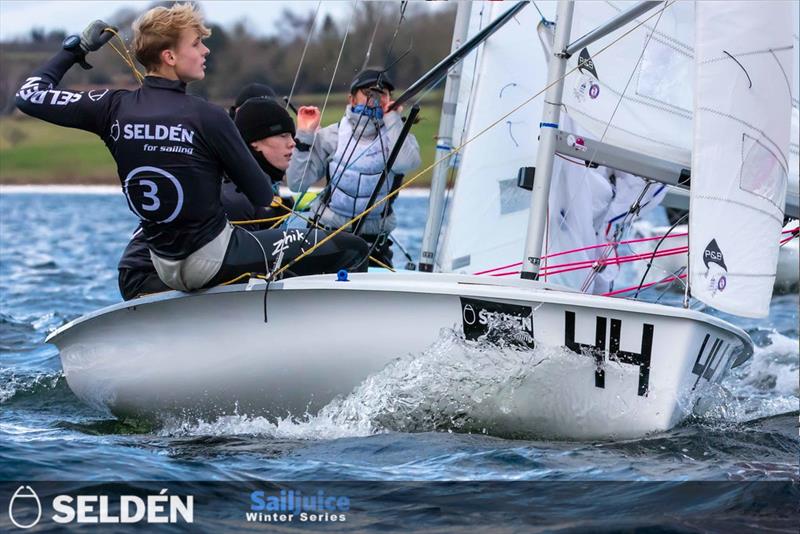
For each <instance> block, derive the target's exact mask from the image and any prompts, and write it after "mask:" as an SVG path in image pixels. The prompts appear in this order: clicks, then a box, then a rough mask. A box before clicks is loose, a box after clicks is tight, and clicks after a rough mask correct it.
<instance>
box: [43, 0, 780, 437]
mask: <svg viewBox="0 0 800 534" xmlns="http://www.w3.org/2000/svg"><path fill="white" fill-rule="evenodd" d="M497 4H499V3H491V7H490V8H489V9H492V10H495V9H499V8H497V7H495V6H496V5H497ZM767 5H768V6H769V8H770V9H767V8H765V3H763V2H759V3H753V4H748V3H737V4H733V5H731V4H718V3H709V4H698V5H697V6H696V11H697V12H696V16H695V26H696V34H695V38H696V42H697V48H696V55H695V68H696V80H697V81H696V85H697V89H698V91H699V95H698V96H697V97H696V99H695V103H694V106H695V109H694V112H695V115H696V116H700V117H702V120H700V121H696V123H695V130H694V139H695V147H696V148H695V152H694V160H693V166H692V189H691V191H692V195H693V196H692V203H693V205H692V210H693V212H695V213H699V212H704V213H706V215H707V216H705V217H697V216H693V218H692V221H691V229H690V232H692V233H691V234H690V242H691V243H692V246H693V247H694V248H693V249H692V251H693V252H692V255H691V257H690V260H691V264H690V265H691V266H692V267H691V272H690V279H689V283H690V286H691V287H692V294H693V295H695V296H697V298H698V299H700V300H701V301H702V302H706V303H708V304H710V305H712V306H715V307H717V308H718V309H721V310H726V311H732V312H735V313H740V314H742V315H747V316H761V317H763V316H765V315H766V312H767V307H768V304H769V299H770V295H771V289H772V278H771V276H774V272H775V264H776V261H777V247H775V246H770V243H772V242H775V243H777V236H778V234H779V233H780V224H779V223H778V219H781V218H782V200H783V197H782V195H784V194H785V172H784V173H783V174H781V172H780V171H781V170H784V171H785V170H786V164H785V160H786V157H785V153H786V150H787V148H788V145H789V128H788V124H787V123H786V121H785V120H783V119H784V118H785V117H788V110H789V106H790V100H789V96H788V92H787V89H786V87H784V86H782V85H780V84H776V83H773V82H774V80H776V79H779V78H778V77H777V74H778V73H780V72H781V71H782V70H783V71H785V72H789V73H791V69H792V62H791V57H792V51H791V45H792V41H791V30H792V28H791V24H790V21H791V12H788V13H785V12H784V11H787V9H790V7H789V6H788V4H781V3H775V4H772V3H769V4H767ZM574 7H575V6H574V4H573V3H571V2H562V3H560V4H559V6H558V12H557V16H556V28H555V30H556V31H555V37H554V42H553V47H552V49H553V50H554V51H556V54H555V55H553V57H552V58H551V60H550V62H549V67H548V68H549V70H548V75H547V84H546V85H547V87H548V89H547V94H546V95H545V97H544V99H541V98H540V101H541V102H543V103H542V104H540V109H541V110H542V115H541V120H540V122H541V125H540V128H539V135H540V137H541V140H540V141H539V142H538V157H537V159H536V176H535V182H534V184H533V192H532V194H531V209H530V210H529V212H528V216H529V219H530V220H529V223H528V225H527V238H526V244H525V253H524V255H523V262H524V264H523V267H522V276H521V277H520V278H512V277H490V276H479V275H470V274H448V273H439V272H437V273H424V272H423V273H363V274H351V275H350V276H349V278H348V279H347V280H346V281H344V280H339V279H338V278H337V277H336V276H333V275H318V276H307V277H298V278H290V279H284V280H277V281H273V282H272V283H270V284H269V285H267V284H266V283H264V282H263V281H260V280H251V281H250V282H249V283H248V284H246V285H245V284H242V285H235V286H228V287H218V288H214V289H211V290H207V291H198V292H195V293H191V294H187V293H179V292H168V293H163V294H158V295H152V296H148V297H144V298H140V299H136V300H133V301H129V302H125V303H120V304H117V305H114V306H110V307H107V308H104V309H102V310H99V311H97V312H94V313H90V314H88V315H86V316H83V317H81V318H78V319H76V320H74V321H72V322H70V323H68V324H66V325H64V326H62V327H60V328H59V329H57V330H56V331H55V332H53V333H52V334H51V335H50V336H49V337H48V339H47V341H48V342H50V343H53V344H55V345H56V346H58V348H59V351H60V356H61V361H62V365H63V369H64V374H65V376H66V379H67V382H68V384H69V386H70V388H71V389H72V391H74V392H75V394H76V395H77V396H78V397H80V398H81V399H83V400H85V401H87V402H89V403H92V404H94V405H97V406H100V407H103V408H106V409H109V410H110V411H111V412H113V413H114V414H116V415H119V416H129V415H133V416H139V417H148V418H161V417H165V416H168V415H170V414H175V413H178V414H186V415H189V416H196V417H207V416H214V415H220V414H230V413H240V414H242V413H247V414H259V415H262V416H265V417H271V418H278V417H285V416H286V415H287V414H289V415H292V416H294V417H298V418H299V417H303V416H304V415H305V414H314V413H316V412H317V411H318V410H320V409H321V408H322V407H323V406H325V405H326V404H328V403H329V402H330V401H331V400H332V399H334V398H335V397H336V396H338V395H346V394H348V393H350V392H351V391H353V390H354V389H355V388H356V387H357V386H358V385H359V384H361V383H362V382H363V381H364V380H365V379H367V378H368V377H369V376H370V375H373V374H374V373H377V372H379V371H380V370H381V369H382V368H384V367H385V366H386V365H387V364H389V363H390V362H392V361H393V360H394V359H396V358H397V357H399V356H404V355H407V354H409V353H411V354H415V353H419V352H421V351H423V350H424V349H425V348H426V347H428V346H430V345H431V344H432V343H435V342H436V340H437V339H439V337H440V335H441V332H442V330H443V329H444V330H448V329H449V330H455V331H457V332H460V333H461V334H463V336H464V338H465V339H466V340H469V341H470V342H471V341H475V342H478V343H480V342H486V341H487V340H489V341H491V340H492V339H499V340H500V342H501V344H503V345H504V346H506V347H507V348H508V350H521V351H529V352H530V353H531V354H533V355H534V358H533V359H532V360H531V372H530V373H528V374H527V375H526V377H525V379H524V380H523V381H522V382H521V383H518V384H516V385H515V387H514V389H513V391H510V392H509V395H510V399H509V403H508V404H509V405H511V406H512V408H510V409H509V410H508V411H507V413H506V412H504V413H499V414H496V417H497V418H498V426H499V427H502V428H504V429H510V430H511V431H512V433H514V434H526V435H537V436H542V437H551V438H562V439H609V438H629V437H637V436H642V435H644V434H647V433H650V432H655V431H660V430H665V429H668V428H670V427H672V426H674V425H675V424H677V423H678V422H680V421H681V420H682V419H683V418H684V417H685V416H686V415H687V414H688V413H690V412H691V408H692V406H691V404H692V402H693V400H696V399H697V398H699V397H701V396H702V395H703V394H704V392H706V391H708V389H709V387H710V385H711V384H713V383H716V382H719V381H720V380H722V378H723V377H724V376H725V375H726V373H727V372H728V370H729V369H730V368H731V367H735V366H737V365H740V364H742V363H743V362H744V361H746V360H747V358H749V357H750V355H751V354H752V351H753V346H752V342H751V340H750V338H749V337H748V335H747V334H746V333H745V332H744V331H742V330H741V329H739V328H737V327H735V326H733V325H731V324H729V323H727V322H725V321H723V320H721V319H719V318H717V317H714V316H712V315H709V314H706V313H701V312H698V311H694V310H691V309H688V308H677V307H669V306H664V305H660V304H652V303H646V302H640V301H635V300H628V299H621V298H610V297H603V296H597V295H590V294H585V293H582V292H580V291H577V290H574V289H570V288H567V287H564V286H559V285H556V284H554V283H552V282H544V281H543V280H541V279H540V276H539V274H540V267H541V260H540V258H541V257H542V255H543V254H542V253H543V250H544V247H543V241H544V236H545V232H544V227H545V218H546V210H545V206H546V203H547V200H548V193H549V181H550V177H551V174H552V162H553V159H554V154H555V153H556V140H557V139H556V137H557V133H558V132H557V130H556V128H557V126H558V124H559V120H560V113H561V105H560V102H561V100H562V99H561V96H562V92H563V88H564V81H565V80H566V81H568V82H569V80H570V77H569V76H567V77H566V78H565V77H564V73H565V72H566V69H567V67H568V65H574V64H575V62H576V61H577V60H578V54H577V52H579V51H580V50H581V49H583V48H584V47H586V46H588V44H589V43H590V42H592V41H593V40H594V39H599V38H601V37H603V36H605V35H607V34H608V33H609V32H612V34H613V32H614V31H616V30H617V29H618V28H620V27H622V26H624V25H625V24H637V25H638V26H640V27H644V28H650V30H649V32H650V33H653V31H655V30H654V26H655V22H656V18H654V16H653V15H652V14H646V13H647V11H648V10H650V9H655V12H658V10H661V11H662V12H666V11H667V10H668V9H670V7H671V6H670V5H669V4H663V3H659V2H645V3H642V4H636V5H634V6H633V7H632V8H631V9H628V10H623V11H622V13H620V14H619V15H618V16H617V17H615V19H614V20H613V21H611V22H609V23H607V24H604V25H603V26H602V27H601V28H599V29H598V30H597V32H595V33H594V34H591V35H587V36H585V37H584V38H581V39H579V42H578V43H574V42H573V43H570V29H571V21H572V15H573V9H574ZM581 8H582V5H579V6H578V9H581ZM772 8H774V9H772ZM754 9H755V10H756V11H757V12H758V14H759V15H758V16H757V17H756V16H752V15H751V13H752V12H753V10H754ZM528 11H530V10H528ZM517 20H518V22H519V24H520V25H523V26H525V25H527V27H529V28H531V35H532V36H534V31H535V30H534V28H535V23H536V21H535V19H534V18H533V17H532V16H531V15H530V14H529V13H527V14H526V12H521V13H520V12H518V13H517ZM622 31H624V28H623V30H622ZM502 35H503V32H502V31H501V32H498V33H497V35H496V37H497V38H498V40H499V39H501V38H502ZM612 36H613V35H612ZM722 36H726V37H724V38H723V37H722ZM744 36H746V37H747V39H745V38H744ZM751 38H752V39H751ZM493 42H494V41H493V40H492V39H490V40H489V41H488V42H487V43H486V44H485V46H484V50H483V51H484V52H485V51H486V49H488V48H489V47H491V46H492V45H493ZM576 47H577V49H575V48H576ZM517 50H518V51H519V50H520V49H517ZM521 50H526V49H525V48H523V49H521ZM723 50H725V51H727V52H729V53H730V54H731V55H733V56H734V57H735V58H737V59H738V61H733V60H729V59H725V58H726V57H727V56H726V54H725V53H723ZM759 51H769V52H767V53H762V52H759ZM739 62H741V63H743V64H744V65H745V66H746V69H747V70H748V74H749V76H750V77H751V78H752V79H753V80H754V81H756V83H754V84H753V87H752V88H750V87H748V83H747V77H746V76H745V75H744V74H743V73H742V72H741V71H742V69H741V68H740V66H739V65H738V63H739ZM756 63H757V64H758V65H756ZM709 69H711V70H709ZM712 79H724V80H725V83H724V86H725V88H726V91H725V92H724V95H720V94H719V90H718V89H719V88H720V87H721V86H722V85H721V82H718V83H713V82H712ZM535 90H538V88H534V91H535ZM531 94H533V92H531ZM709 98H710V99H711V100H710V101H709V100H708V99H709ZM742 110H746V112H745V113H744V115H739V113H740V112H741V111H742ZM553 126H556V128H554V127H553ZM687 135H688V132H687ZM743 140H744V141H745V142H746V143H747V144H746V148H747V150H745V151H744V152H742V150H743V148H742V143H743ZM698 143H699V144H700V147H699V148H701V149H702V150H699V149H698ZM533 145H534V146H535V145H536V143H534V144H533ZM528 150H530V147H529V148H528ZM742 154H745V155H748V156H747V158H744V159H743V158H742V157H741V155H742ZM750 154H752V157H751V156H750ZM720 160H725V161H726V164H725V166H724V171H723V166H722V164H721V162H720ZM639 175H641V176H647V174H646V173H640V174H639ZM743 180H744V182H743ZM782 180H784V181H782ZM704 182H705V183H707V184H708V185H705V186H703V185H700V184H703V183H704ZM740 183H746V184H748V189H746V190H742V189H741V188H740V187H739V186H738V184H740ZM696 186H697V187H696ZM781 186H783V189H781ZM739 195H742V196H745V197H746V200H742V198H743V197H741V196H739ZM748 195H749V196H748ZM751 197H752V198H751ZM703 203H708V204H707V205H706V204H703ZM742 204H745V205H746V206H742ZM740 208H744V209H745V213H738V214H733V212H731V211H728V210H731V209H734V210H735V209H740ZM739 217H742V219H741V220H747V221H750V222H749V223H748V224H752V225H753V228H752V229H751V230H747V231H741V229H739V230H736V229H734V230H733V231H727V230H726V229H725V228H720V224H719V223H720V222H724V220H725V219H728V220H730V219H731V218H739ZM698 219H700V221H699V223H700V224H701V226H702V227H701V228H700V229H695V226H696V225H697V224H698ZM743 234H747V237H750V236H752V235H754V234H755V235H757V236H758V239H755V240H753V241H752V246H751V245H748V246H747V247H742V246H741V244H742V243H743V242H744V241H743V239H742V235H743ZM773 238H774V239H773ZM758 247H761V248H758ZM742 248H746V250H744V251H743V250H742ZM754 254H757V255H760V256H759V258H758V259H757V261H756V260H754V259H753V255H754ZM695 288H697V292H695ZM309 332H313V335H310V334H309ZM542 349H547V350H542ZM537 351H540V352H537ZM537 354H538V355H539V356H537Z"/></svg>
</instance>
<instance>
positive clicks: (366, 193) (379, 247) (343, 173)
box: [286, 68, 420, 266]
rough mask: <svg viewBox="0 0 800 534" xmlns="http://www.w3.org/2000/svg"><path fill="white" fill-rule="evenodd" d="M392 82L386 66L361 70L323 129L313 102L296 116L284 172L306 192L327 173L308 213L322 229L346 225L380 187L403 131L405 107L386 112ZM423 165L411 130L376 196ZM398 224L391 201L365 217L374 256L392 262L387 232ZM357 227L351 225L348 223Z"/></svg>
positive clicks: (361, 231) (293, 186)
mask: <svg viewBox="0 0 800 534" xmlns="http://www.w3.org/2000/svg"><path fill="white" fill-rule="evenodd" d="M393 90H394V84H393V83H392V81H391V80H390V79H389V77H388V76H387V75H386V73H385V72H384V71H383V70H382V69H377V68H370V69H365V70H363V71H361V72H360V73H358V74H357V75H356V77H355V78H354V79H353V81H352V83H351V84H350V95H349V96H348V105H347V108H346V109H345V114H344V116H343V117H342V119H341V120H340V121H339V122H338V123H336V124H331V125H330V126H326V127H325V128H320V119H321V114H320V110H319V109H318V108H317V107H315V106H302V107H300V109H299V110H298V115H297V146H296V147H295V149H294V153H293V154H292V159H291V163H290V165H289V168H288V169H287V171H286V177H287V181H288V184H289V188H290V189H291V190H292V191H296V192H297V191H305V190H307V189H308V187H309V186H311V185H312V184H314V183H315V182H317V181H318V180H320V179H322V178H325V179H326V180H327V181H328V185H329V187H328V188H327V190H326V192H325V193H324V194H322V195H320V197H319V198H318V199H317V200H315V201H314V203H312V205H311V211H310V213H311V214H312V216H313V217H314V218H315V219H316V221H317V224H318V225H320V226H322V227H323V228H324V229H328V230H334V229H337V228H340V227H341V226H343V225H345V224H347V222H348V221H349V220H351V219H352V218H353V217H355V216H356V215H358V214H360V213H361V212H362V211H364V210H365V209H366V208H367V203H368V201H369V198H370V196H371V195H372V193H373V191H374V190H375V189H376V188H377V187H378V185H379V180H380V176H381V173H382V172H383V170H384V167H385V164H386V160H388V158H389V153H390V152H391V151H392V148H393V147H394V145H395V143H396V142H397V139H398V137H399V135H400V131H401V130H402V122H403V119H402V118H401V116H400V113H401V112H402V107H401V108H399V109H395V110H392V111H388V109H389V106H391V104H392V103H393V101H392V95H391V92H392V91H393ZM419 164H420V154H419V144H418V143H417V140H416V138H415V137H414V136H413V135H411V134H409V135H408V136H407V137H406V139H405V142H404V143H403V146H402V147H401V149H400V151H399V153H398V155H397V158H396V160H395V162H394V165H393V166H392V169H391V172H390V173H389V174H388V176H387V179H386V180H385V181H384V183H383V184H382V185H381V188H380V191H378V194H377V197H376V200H380V199H381V198H383V197H385V196H386V195H387V194H388V192H389V191H390V189H391V187H392V184H393V183H394V181H395V180H398V179H402V175H404V174H406V173H408V172H410V171H412V170H414V169H415V168H417V167H418V166H419ZM396 226H397V221H396V217H395V215H394V213H393V211H392V207H391V203H388V202H387V203H386V204H385V205H382V206H379V207H378V208H376V209H374V210H373V211H372V212H370V213H369V214H368V215H367V216H366V217H365V218H364V220H363V222H362V224H361V228H360V229H359V235H360V237H362V238H364V239H365V240H366V241H367V242H368V243H369V244H370V246H371V249H372V252H371V256H372V257H374V258H376V259H378V260H379V261H380V262H381V263H383V264H386V265H388V266H391V265H392V250H391V245H392V242H391V240H390V239H389V237H388V236H389V233H390V232H391V231H392V230H394V228H395V227H396ZM347 230H348V231H353V228H348V229H347Z"/></svg>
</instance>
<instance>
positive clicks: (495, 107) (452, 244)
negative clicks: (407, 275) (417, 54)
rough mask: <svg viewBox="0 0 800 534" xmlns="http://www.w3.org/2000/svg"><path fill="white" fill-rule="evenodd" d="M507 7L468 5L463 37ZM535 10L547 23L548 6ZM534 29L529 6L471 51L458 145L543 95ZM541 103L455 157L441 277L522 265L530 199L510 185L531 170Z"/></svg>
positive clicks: (542, 69) (543, 78) (523, 110)
mask: <svg viewBox="0 0 800 534" xmlns="http://www.w3.org/2000/svg"><path fill="white" fill-rule="evenodd" d="M509 7H510V4H509V3H508V2H475V3H474V4H473V5H472V10H473V12H472V17H471V19H470V34H474V32H475V30H476V29H477V28H479V27H485V26H486V24H488V22H489V21H491V20H494V19H495V18H497V17H498V16H500V15H501V14H502V13H504V12H506V11H507V10H508V9H509ZM540 8H541V9H543V10H545V16H547V17H548V18H551V19H552V18H554V13H555V6H554V5H552V4H550V3H543V4H542V5H540ZM548 11H549V12H548ZM539 21H540V17H539V14H538V13H537V11H536V10H535V9H533V8H532V6H529V7H528V8H526V9H523V10H522V11H521V12H520V13H519V14H518V15H517V16H516V17H515V20H513V21H511V22H509V23H508V24H507V25H506V26H505V27H503V28H501V29H500V30H499V31H498V32H497V33H495V34H494V35H492V36H491V37H490V38H489V39H488V41H486V43H485V44H484V45H482V46H481V47H480V48H479V54H478V57H477V65H476V71H475V75H474V78H473V79H472V80H471V83H466V81H462V84H461V92H462V94H467V95H469V98H464V99H462V98H459V108H463V109H462V110H461V112H462V113H463V112H464V110H466V120H465V126H464V132H463V135H462V137H461V141H462V142H464V141H467V140H469V139H472V138H474V137H475V136H476V135H477V134H478V133H480V132H481V131H483V130H484V129H485V128H487V127H488V126H490V125H491V124H493V123H494V122H495V121H497V120H498V118H499V117H502V116H503V115H504V114H506V113H508V112H509V111H511V110H512V109H514V108H516V107H517V106H519V105H520V104H521V103H522V102H524V101H525V100H527V99H528V98H530V97H531V96H532V95H534V94H536V93H537V92H539V91H541V90H542V88H544V87H545V85H546V79H547V68H546V59H545V57H544V53H543V51H542V50H541V46H540V45H539V38H538V37H537V34H536V25H537V24H538V23H539ZM468 70H470V69H468V68H467V66H466V65H465V68H464V71H468ZM462 72H463V71H462ZM468 77H469V74H465V79H466V78H468ZM542 99H543V97H542V96H540V97H538V98H536V99H535V100H533V101H532V102H530V103H528V104H527V105H526V106H524V107H523V108H521V109H520V110H519V111H517V112H516V113H514V114H513V115H511V116H509V117H508V118H506V119H503V120H502V121H501V124H498V125H497V126H495V127H494V128H492V129H491V130H489V131H487V132H486V133H484V134H483V135H481V136H480V137H477V138H476V139H475V140H474V141H472V142H470V143H469V144H468V145H467V146H466V147H465V148H464V150H463V152H462V153H461V155H460V162H459V172H458V178H457V180H456V186H455V189H454V191H453V195H452V199H451V205H450V214H449V224H448V227H447V233H446V235H445V238H444V240H443V241H442V247H441V251H440V254H439V257H440V258H441V261H440V262H439V263H440V266H441V270H443V271H456V272H468V273H472V272H476V271H480V270H482V269H487V268H493V267H497V266H499V265H502V264H503V262H506V261H509V262H516V261H519V260H520V259H521V258H522V254H523V249H524V245H523V241H524V237H525V227H526V225H527V221H528V208H529V207H530V193H529V192H528V191H525V190H524V189H520V188H519V187H517V179H516V177H517V171H518V169H519V168H520V167H523V166H533V165H534V164H535V160H536V146H537V144H538V141H537V136H538V132H539V128H538V125H539V120H540V119H541V115H542ZM457 120H458V113H457Z"/></svg>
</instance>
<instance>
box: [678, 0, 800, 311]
mask: <svg viewBox="0 0 800 534" xmlns="http://www.w3.org/2000/svg"><path fill="white" fill-rule="evenodd" d="M792 22H793V17H792V5H791V3H789V2H763V1H762V2H725V3H717V2H699V3H697V4H696V21H695V23H696V29H695V38H696V42H695V65H696V67H695V80H694V82H695V97H694V110H695V111H694V143H693V144H694V148H693V152H692V190H691V204H690V223H689V245H690V256H689V269H690V274H689V282H690V287H691V290H692V294H693V295H694V296H695V297H696V298H698V299H700V300H701V301H703V302H705V303H706V304H709V305H711V306H714V307H715V308H717V309H719V310H722V311H725V312H729V313H733V314H736V315H742V316H746V317H765V316H767V314H768V313H769V301H770V299H771V297H772V286H773V282H774V278H775V270H776V267H777V261H778V239H779V235H780V232H781V227H782V225H783V206H784V202H785V195H786V186H787V180H788V171H789V161H788V149H789V139H790V124H791V120H790V119H791V97H792V94H791V93H792V82H791V80H792V79H794V77H795V76H796V73H795V72H794V67H793V65H792V63H793V57H794V53H793V51H792V32H793V31H796V28H793V26H792Z"/></svg>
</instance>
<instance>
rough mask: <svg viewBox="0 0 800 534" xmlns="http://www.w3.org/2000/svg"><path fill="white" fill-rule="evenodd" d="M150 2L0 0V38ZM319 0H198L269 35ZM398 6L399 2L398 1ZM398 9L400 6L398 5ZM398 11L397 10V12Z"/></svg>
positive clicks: (219, 20)
mask: <svg viewBox="0 0 800 534" xmlns="http://www.w3.org/2000/svg"><path fill="white" fill-rule="evenodd" d="M150 3H151V2H150V1H149V0H147V1H137V0H128V1H125V2H121V1H119V0H106V1H97V0H88V1H87V0H84V1H81V2H77V1H72V0H35V1H34V0H0V40H3V41H5V40H8V39H13V38H14V37H20V36H25V35H28V34H29V33H30V30H31V28H44V29H45V30H46V31H50V30H55V29H63V30H65V31H66V32H67V33H80V31H81V30H83V28H84V27H85V26H86V25H87V24H88V23H89V22H91V21H93V20H95V19H106V18H109V17H110V16H111V15H113V14H114V13H116V12H117V11H119V10H121V9H123V8H132V9H136V10H140V11H144V10H145V9H146V8H147V6H148V5H150ZM318 3H319V2H317V1H316V0H314V1H293V2H288V1H280V0H273V1H264V0H249V1H221V0H201V2H200V5H201V6H202V10H203V12H204V13H205V16H206V20H208V21H209V22H213V23H216V24H221V25H222V26H225V27H229V26H231V25H233V24H234V23H236V22H238V21H242V20H244V21H246V22H247V25H248V29H249V30H251V31H252V32H253V33H258V34H270V33H273V30H274V28H275V21H276V20H277V19H278V17H280V15H281V13H282V12H283V10H284V9H287V8H288V9H290V10H291V11H294V12H297V13H303V14H305V13H308V12H309V11H310V12H313V11H314V10H316V9H317V5H318ZM398 6H399V2H398ZM352 10H353V2H352V1H333V0H325V1H324V2H321V5H320V14H321V15H322V14H331V15H332V16H334V17H335V18H337V19H341V18H343V17H346V16H348V15H349V14H350V13H351V12H352ZM398 10H399V7H398ZM398 12H399V11H398Z"/></svg>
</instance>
